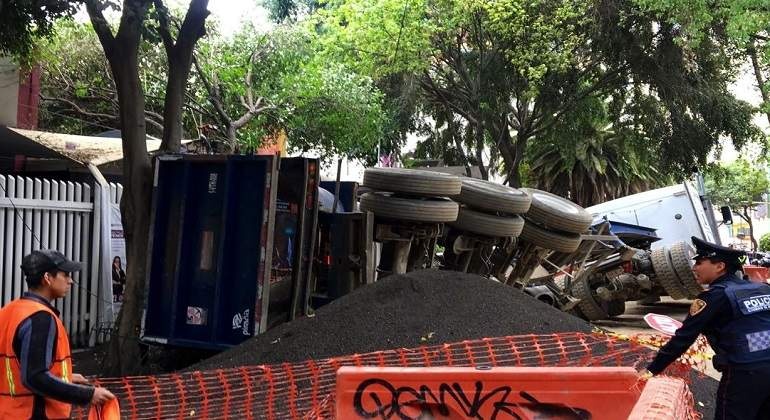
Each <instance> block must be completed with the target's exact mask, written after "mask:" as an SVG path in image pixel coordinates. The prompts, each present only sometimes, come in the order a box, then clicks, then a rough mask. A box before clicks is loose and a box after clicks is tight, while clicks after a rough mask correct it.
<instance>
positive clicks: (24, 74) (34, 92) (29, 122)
mask: <svg viewBox="0 0 770 420" xmlns="http://www.w3.org/2000/svg"><path fill="white" fill-rule="evenodd" d="M39 108H40V66H34V67H33V68H32V69H31V70H25V69H22V70H21V71H20V76H19V102H18V110H17V112H16V126H17V127H18V128H22V129H26V130H35V129H37V123H38V111H39Z"/></svg>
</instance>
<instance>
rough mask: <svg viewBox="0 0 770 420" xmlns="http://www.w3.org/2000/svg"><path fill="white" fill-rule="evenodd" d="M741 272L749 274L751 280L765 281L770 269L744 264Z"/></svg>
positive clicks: (769, 274) (769, 276) (769, 275)
mask: <svg viewBox="0 0 770 420" xmlns="http://www.w3.org/2000/svg"><path fill="white" fill-rule="evenodd" d="M743 273H744V274H746V275H747V276H749V279H750V280H751V281H753V282H758V283H766V282H767V279H768V278H770V269H768V268H767V267H760V266H756V265H744V266H743Z"/></svg>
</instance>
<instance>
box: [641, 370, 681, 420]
mask: <svg viewBox="0 0 770 420" xmlns="http://www.w3.org/2000/svg"><path fill="white" fill-rule="evenodd" d="M692 407H693V406H692V394H691V393H690V391H689V390H688V389H687V384H686V383H685V382H684V381H683V380H682V379H678V378H665V377H656V378H652V379H650V380H649V381H647V385H646V386H645V387H644V390H643V391H642V395H640V396H639V400H638V401H637V402H636V405H635V406H634V410H633V412H632V413H631V415H630V416H628V420H679V419H686V418H693V415H694V413H693V410H692Z"/></svg>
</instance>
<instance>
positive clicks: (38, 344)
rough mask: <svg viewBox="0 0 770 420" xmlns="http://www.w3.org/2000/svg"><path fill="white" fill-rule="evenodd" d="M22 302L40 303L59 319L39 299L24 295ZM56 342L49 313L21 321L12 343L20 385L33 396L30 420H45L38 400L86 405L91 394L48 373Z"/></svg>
mask: <svg viewBox="0 0 770 420" xmlns="http://www.w3.org/2000/svg"><path fill="white" fill-rule="evenodd" d="M22 299H30V300H34V301H36V302H40V303H42V304H43V305H45V306H47V307H49V308H50V309H51V310H52V311H53V312H54V313H55V314H56V315H57V316H58V315H59V311H57V310H56V308H54V307H53V306H52V305H51V303H50V302H48V300H47V299H45V298H43V297H41V296H39V295H36V294H34V293H32V292H26V293H24V295H23V296H22ZM56 338H57V335H56V321H55V320H54V318H53V316H51V314H50V313H48V312H45V311H40V312H36V313H34V314H32V316H30V317H29V318H27V319H25V320H24V321H22V323H21V324H20V325H19V327H18V329H17V330H16V335H15V336H14V339H13V351H14V353H16V357H17V358H18V359H19V363H20V364H21V381H22V383H23V384H24V386H25V387H27V389H29V390H30V391H32V393H33V394H35V407H34V411H33V416H32V418H34V419H43V418H45V411H44V410H45V406H44V403H43V397H42V396H46V397H48V398H53V399H55V400H59V401H63V402H68V403H71V404H87V403H88V402H90V401H91V397H92V396H93V394H94V388H93V387H90V386H85V385H75V384H71V383H67V382H64V381H62V380H61V379H59V378H57V377H55V376H53V375H52V374H51V372H49V370H48V369H49V366H51V364H52V361H53V357H54V354H56Z"/></svg>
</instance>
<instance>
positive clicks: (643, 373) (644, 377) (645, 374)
mask: <svg viewBox="0 0 770 420" xmlns="http://www.w3.org/2000/svg"><path fill="white" fill-rule="evenodd" d="M637 377H638V378H639V379H641V380H645V381H646V380H647V379H650V378H652V373H651V372H650V371H649V370H647V369H642V370H640V371H639V373H638V374H637Z"/></svg>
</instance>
